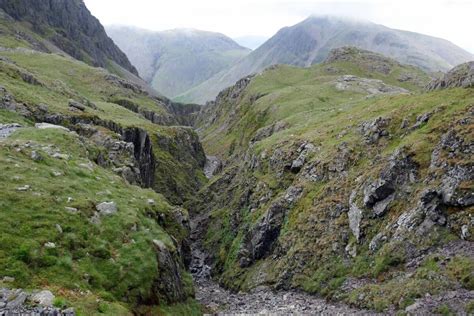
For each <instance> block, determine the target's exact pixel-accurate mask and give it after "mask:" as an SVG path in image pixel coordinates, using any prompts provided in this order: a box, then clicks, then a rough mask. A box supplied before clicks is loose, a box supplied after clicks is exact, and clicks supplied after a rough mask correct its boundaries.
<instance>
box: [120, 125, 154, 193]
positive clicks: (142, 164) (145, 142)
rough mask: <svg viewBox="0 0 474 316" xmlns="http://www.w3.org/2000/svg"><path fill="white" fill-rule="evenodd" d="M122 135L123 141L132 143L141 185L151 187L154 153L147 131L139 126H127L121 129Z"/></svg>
mask: <svg viewBox="0 0 474 316" xmlns="http://www.w3.org/2000/svg"><path fill="white" fill-rule="evenodd" d="M122 137H123V139H124V141H126V142H129V143H132V144H133V149H134V155H135V159H136V161H137V162H138V166H139V169H140V177H141V183H142V185H143V186H145V187H147V188H150V187H152V186H153V183H154V181H155V155H154V154H153V149H152V143H151V140H150V137H149V136H148V133H147V132H146V131H145V130H143V129H140V128H127V129H125V130H124V131H123V134H122Z"/></svg>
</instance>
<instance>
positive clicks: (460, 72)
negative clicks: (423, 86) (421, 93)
mask: <svg viewBox="0 0 474 316" xmlns="http://www.w3.org/2000/svg"><path fill="white" fill-rule="evenodd" d="M457 87H460V88H470V87H474V61H470V62H467V63H464V64H461V65H458V66H456V67H454V68H453V69H451V70H450V71H448V73H447V74H445V75H444V76H443V77H442V78H440V79H435V80H433V81H432V82H430V83H429V84H428V86H427V89H428V90H429V91H432V90H439V89H446V88H457Z"/></svg>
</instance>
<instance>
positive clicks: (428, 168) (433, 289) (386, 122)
mask: <svg viewBox="0 0 474 316" xmlns="http://www.w3.org/2000/svg"><path fill="white" fill-rule="evenodd" d="M330 56H331V57H330V58H329V59H328V60H327V61H326V62H324V63H322V64H320V65H316V66H312V67H310V68H307V69H303V68H295V67H291V66H275V67H272V68H271V69H269V70H267V71H265V72H263V73H262V74H260V75H257V76H254V77H248V78H244V79H242V80H240V81H239V82H238V83H237V84H236V85H234V86H233V87H231V88H229V89H227V90H225V91H223V92H221V93H220V94H219V96H218V97H217V99H216V101H215V102H212V103H210V104H209V106H208V107H206V108H203V111H202V113H201V116H200V120H199V121H198V122H199V123H198V125H199V127H200V130H199V133H200V135H201V137H202V140H203V145H204V148H205V149H206V151H207V152H208V153H209V154H212V155H214V156H217V159H220V160H221V163H220V167H218V168H216V169H215V171H214V177H213V178H212V179H211V181H210V182H209V184H207V185H206V187H205V188H204V189H203V190H202V191H201V192H200V193H199V198H198V199H197V200H198V201H200V202H199V203H198V204H194V205H189V209H190V211H191V212H192V214H194V216H196V217H197V218H199V219H200V222H199V226H198V227H197V229H199V230H201V232H200V233H201V234H202V236H204V237H203V238H202V240H201V247H202V248H203V249H204V250H205V251H206V252H207V253H208V254H209V258H207V259H206V262H209V263H212V265H213V268H212V273H213V274H214V276H215V278H216V279H218V280H219V282H220V283H221V284H223V285H225V286H226V287H229V288H231V289H233V290H236V291H239V290H249V289H253V288H256V287H258V286H261V285H267V286H271V287H272V288H274V289H292V288H296V289H301V290H304V291H307V292H310V293H318V294H320V295H323V296H325V297H327V298H329V299H332V300H342V301H345V302H347V303H349V304H352V305H353V306H357V307H364V308H369V309H375V310H378V311H383V312H390V311H391V312H394V313H395V311H407V312H410V313H414V314H417V313H441V311H448V312H453V313H465V312H466V311H469V310H471V311H472V301H473V300H474V295H473V294H472V293H473V292H472V290H473V289H474V284H473V280H474V279H473V276H472V271H473V269H474V255H473V254H474V251H473V250H474V248H473V245H474V244H473V236H474V235H473V234H474V226H473V223H472V216H473V215H474V207H473V203H474V199H473V183H474V182H473V180H474V169H473V160H472V154H473V148H472V144H473V140H474V134H473V119H474V118H473V108H472V105H473V102H474V90H473V89H472V88H467V89H464V88H456V87H454V88H451V89H444V90H435V91H432V92H425V91H424V90H423V89H422V88H421V87H422V86H424V85H425V84H426V83H427V82H428V76H427V75H426V74H424V73H423V72H422V71H420V70H418V69H416V68H414V67H409V66H403V65H401V64H399V63H398V62H396V61H394V60H391V59H388V58H385V57H382V56H380V55H379V54H375V53H371V52H367V51H361V50H358V49H355V48H344V49H339V50H336V51H333V52H331V53H330ZM465 68H466V67H465ZM458 76H461V77H462V76H468V74H467V73H466V72H465V73H464V74H463V75H461V74H459V72H458ZM217 159H216V160H217ZM447 293H448V294H447Z"/></svg>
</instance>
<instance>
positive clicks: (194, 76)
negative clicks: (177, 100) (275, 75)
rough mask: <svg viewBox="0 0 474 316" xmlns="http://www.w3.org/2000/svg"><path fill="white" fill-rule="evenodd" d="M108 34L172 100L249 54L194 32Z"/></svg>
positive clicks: (218, 37) (111, 30)
mask: <svg viewBox="0 0 474 316" xmlns="http://www.w3.org/2000/svg"><path fill="white" fill-rule="evenodd" d="M107 32H108V34H109V35H110V36H111V37H112V38H113V39H114V41H115V42H116V43H117V45H118V46H119V47H120V48H121V49H122V50H123V51H124V52H125V53H126V54H127V56H128V57H129V58H130V60H131V61H132V63H133V64H134V65H135V66H136V67H137V68H138V71H139V73H140V75H141V76H142V77H143V78H144V79H145V80H146V81H147V82H149V83H150V84H151V86H152V87H153V88H155V89H156V90H158V91H159V92H161V93H163V94H164V95H165V96H167V97H170V98H173V97H175V96H177V95H180V94H182V93H185V92H186V91H188V90H189V89H191V88H193V87H195V86H196V85H199V84H200V83H202V82H204V81H205V80H207V79H209V78H211V77H212V76H213V75H215V74H216V73H218V72H220V71H223V70H224V69H227V68H229V67H230V66H232V65H233V64H235V63H236V62H237V61H238V60H240V59H241V58H243V57H244V56H246V55H247V54H249V53H250V49H248V48H244V47H242V46H240V45H239V44H237V43H236V42H235V41H233V40H232V39H231V38H229V37H227V36H225V35H223V34H220V33H213V32H206V31H200V30H194V29H174V30H168V31H161V32H152V31H147V30H141V29H137V28H132V27H124V26H110V27H107Z"/></svg>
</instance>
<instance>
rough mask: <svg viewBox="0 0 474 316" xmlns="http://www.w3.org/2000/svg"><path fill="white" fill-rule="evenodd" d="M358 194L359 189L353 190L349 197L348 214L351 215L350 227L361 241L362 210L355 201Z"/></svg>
mask: <svg viewBox="0 0 474 316" xmlns="http://www.w3.org/2000/svg"><path fill="white" fill-rule="evenodd" d="M356 194H357V191H352V193H351V196H350V198H349V212H348V213H347V215H348V217H349V227H350V229H351V231H352V234H353V235H354V237H355V238H356V240H357V241H359V240H360V236H361V231H360V223H361V221H362V210H361V209H360V208H359V207H358V206H357V204H356V203H355V197H356Z"/></svg>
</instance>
